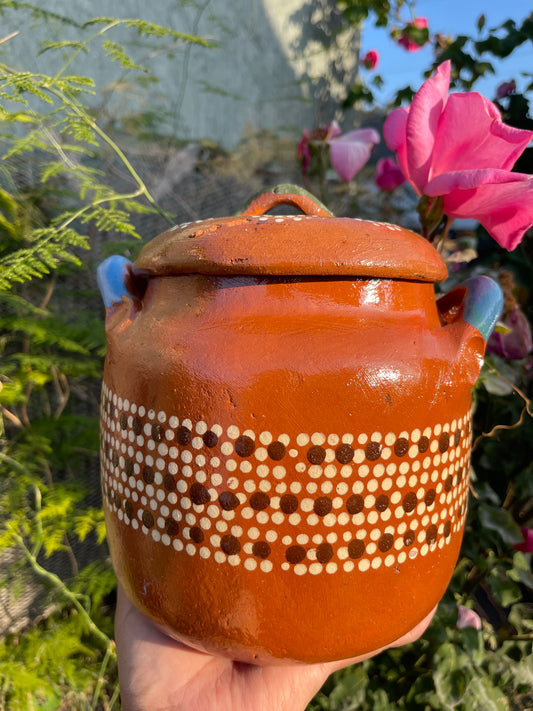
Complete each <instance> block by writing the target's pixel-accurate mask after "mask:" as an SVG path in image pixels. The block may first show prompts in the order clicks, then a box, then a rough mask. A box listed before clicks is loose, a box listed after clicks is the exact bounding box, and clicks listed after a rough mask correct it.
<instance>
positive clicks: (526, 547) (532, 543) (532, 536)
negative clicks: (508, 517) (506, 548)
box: [514, 526, 533, 553]
mask: <svg viewBox="0 0 533 711" xmlns="http://www.w3.org/2000/svg"><path fill="white" fill-rule="evenodd" d="M520 530H521V531H522V535H523V536H524V542H523V543H517V544H516V545H515V546H514V548H515V549H516V550H517V551H522V553H533V528H526V527H525V526H524V527H523V528H521V529H520Z"/></svg>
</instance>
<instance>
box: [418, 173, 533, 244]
mask: <svg viewBox="0 0 533 711" xmlns="http://www.w3.org/2000/svg"><path fill="white" fill-rule="evenodd" d="M466 173H468V171H462V172H461V173H457V174H451V173H448V175H442V176H439V177H438V178H435V179H434V180H433V181H431V184H430V188H431V194H432V195H442V196H443V210H444V213H445V214H446V215H448V216H449V217H452V218H455V217H459V218H461V217H467V218H468V217H470V218H474V219H475V220H478V222H480V223H481V224H482V225H483V227H484V228H485V229H486V230H487V232H488V233H489V234H490V235H492V237H494V239H495V240H496V241H497V242H498V244H500V245H501V246H502V247H505V249H508V250H512V249H514V248H515V247H516V246H517V245H518V243H519V242H520V240H521V239H522V237H523V235H524V233H525V232H526V231H527V230H528V229H529V228H530V227H531V225H533V176H530V175H525V174H522V173H509V172H507V177H508V179H507V180H503V178H504V174H505V173H506V171H491V170H487V171H472V172H471V174H470V175H465V174H466ZM476 174H477V176H476ZM480 174H485V177H488V176H490V175H492V176H493V178H495V179H494V180H493V181H492V182H486V183H481V182H479V180H480V178H481V177H482V176H481V175H480ZM454 176H455V177H456V178H457V180H456V182H455V183H454V182H453V178H454ZM467 178H470V179H471V183H473V187H471V188H463V189H462V188H459V187H457V188H454V185H456V186H459V185H460V184H462V185H466V179H467ZM445 183H447V186H446V187H447V190H448V191H447V192H440V191H439V190H438V187H439V185H440V184H443V185H444V184H445Z"/></svg>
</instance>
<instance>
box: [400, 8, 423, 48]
mask: <svg viewBox="0 0 533 711" xmlns="http://www.w3.org/2000/svg"><path fill="white" fill-rule="evenodd" d="M427 26H428V21H427V18H426V17H415V19H414V20H413V21H412V22H408V23H407V25H406V29H404V31H403V32H402V33H401V34H400V36H399V38H398V40H397V41H398V44H399V45H401V46H402V47H404V48H405V49H406V50H407V51H408V52H418V50H419V49H422V47H423V46H424V44H425V42H424V43H423V44H419V43H418V42H415V41H414V40H412V39H411V38H410V37H409V32H408V30H407V28H408V27H415V28H416V29H417V30H425V29H426V28H427ZM426 41H427V40H426Z"/></svg>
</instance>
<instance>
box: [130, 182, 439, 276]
mask: <svg viewBox="0 0 533 711" xmlns="http://www.w3.org/2000/svg"><path fill="white" fill-rule="evenodd" d="M279 205H290V206H292V207H297V208H299V209H300V210H301V212H302V213H303V214H296V215H295V214H291V215H280V214H273V215H266V214H265V213H266V212H267V211H268V210H270V209H272V208H274V207H277V206H279ZM134 270H135V272H137V273H142V274H144V275H147V276H156V275H157V276H169V275H175V274H219V275H222V274H225V275H230V274H233V275H244V274H248V275H278V276H298V275H314V276H335V277H341V276H354V277H378V278H386V279H409V280H414V281H426V282H434V281H443V280H444V279H446V277H447V275H448V272H447V268H446V265H445V263H444V261H443V260H442V258H441V257H440V255H439V253H438V252H437V250H436V249H435V248H434V247H433V246H432V245H431V244H429V242H427V240H425V239H423V238H422V237H421V236H420V235H418V234H416V233H415V232H411V231H410V230H406V229H404V228H402V227H399V226H397V225H392V224H387V223H383V222H371V221H367V220H360V219H353V218H346V217H334V216H333V215H331V213H329V212H328V211H327V210H326V209H325V208H324V207H323V206H322V205H321V204H320V203H319V202H318V201H316V200H315V199H314V198H312V197H311V196H310V195H309V194H302V193H301V192H300V193H295V192H290V193H289V192H270V193H264V194H262V195H260V196H259V197H258V198H256V199H255V200H254V201H253V202H252V203H251V204H250V205H249V206H248V207H247V208H246V210H245V211H244V212H243V213H241V214H240V215H238V216H235V217H222V218H212V219H208V220H200V221H198V222H188V223H185V224H182V225H177V226H176V227H173V228H172V229H170V230H167V231H166V232H163V233H162V234H160V235H158V236H157V237H156V238H155V239H153V240H152V241H151V242H149V243H148V244H147V245H146V246H145V247H144V248H143V249H142V250H141V252H140V254H139V256H138V258H137V260H136V261H135V265H134Z"/></svg>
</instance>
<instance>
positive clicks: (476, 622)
mask: <svg viewBox="0 0 533 711" xmlns="http://www.w3.org/2000/svg"><path fill="white" fill-rule="evenodd" d="M457 609H458V612H459V614H458V616H457V628H458V629H460V630H464V629H465V627H474V628H475V629H476V630H480V629H481V627H482V623H481V617H480V616H479V615H478V614H477V612H474V610H470V609H469V608H468V607H465V606H464V605H459V607H458V608H457Z"/></svg>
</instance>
